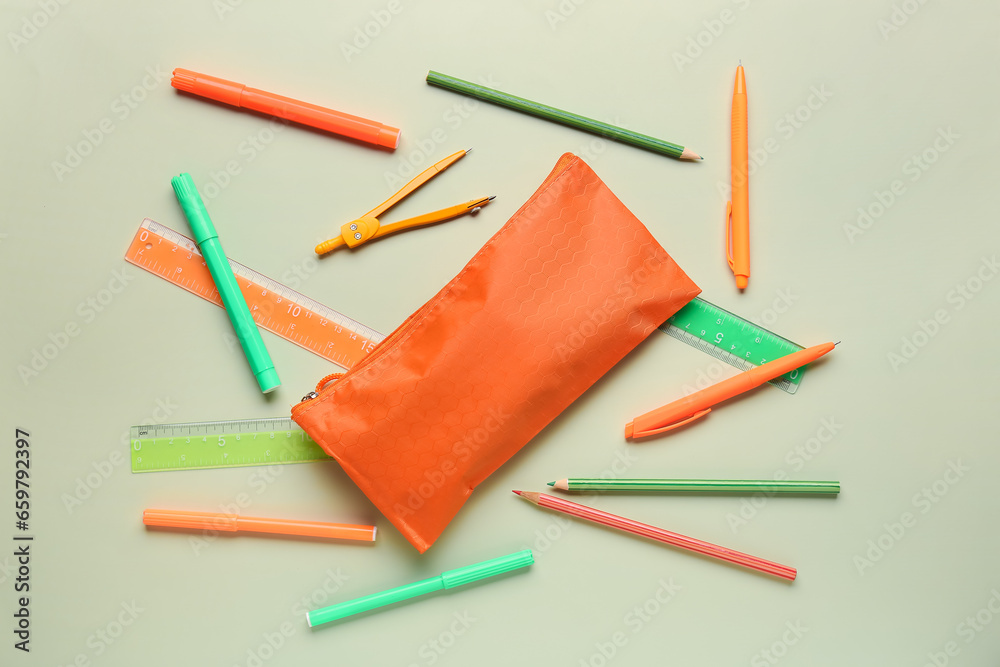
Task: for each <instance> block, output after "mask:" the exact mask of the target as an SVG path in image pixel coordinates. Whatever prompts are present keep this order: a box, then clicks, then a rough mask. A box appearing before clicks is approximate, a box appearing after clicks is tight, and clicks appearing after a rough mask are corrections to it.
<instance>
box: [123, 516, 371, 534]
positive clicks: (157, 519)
mask: <svg viewBox="0 0 1000 667" xmlns="http://www.w3.org/2000/svg"><path fill="white" fill-rule="evenodd" d="M142 522H143V523H144V524H146V525H147V526H164V527H167V528H187V529H190V530H218V531H222V532H228V533H235V532H247V533H275V534H279V535H299V536H302V537H327V538H331V539H337V540H356V541H358V542H374V541H375V531H376V527H375V526H358V525H354V524H348V523H326V522H323V521H296V520H291V519H265V518H261V517H253V516H233V515H232V514H217V513H215V512H183V511H180V510H152V509H150V510H145V511H144V512H143V513H142Z"/></svg>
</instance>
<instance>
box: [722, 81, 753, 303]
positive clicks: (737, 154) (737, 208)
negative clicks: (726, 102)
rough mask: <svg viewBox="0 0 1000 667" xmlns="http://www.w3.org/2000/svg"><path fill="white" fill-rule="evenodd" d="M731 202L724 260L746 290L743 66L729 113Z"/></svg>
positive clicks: (747, 210)
mask: <svg viewBox="0 0 1000 667" xmlns="http://www.w3.org/2000/svg"><path fill="white" fill-rule="evenodd" d="M732 145H733V152H732V167H731V178H732V189H733V192H732V199H731V200H730V201H729V203H727V204H726V259H728V260H729V268H730V269H732V271H733V274H734V275H735V276H736V287H737V288H739V289H741V290H742V289H746V286H747V280H748V279H749V278H750V194H749V188H748V186H747V180H748V178H749V176H750V173H749V172H750V160H749V149H748V144H747V83H746V79H745V78H744V76H743V65H742V64H741V65H740V66H738V67H737V68H736V82H735V83H734V84H733V113H732Z"/></svg>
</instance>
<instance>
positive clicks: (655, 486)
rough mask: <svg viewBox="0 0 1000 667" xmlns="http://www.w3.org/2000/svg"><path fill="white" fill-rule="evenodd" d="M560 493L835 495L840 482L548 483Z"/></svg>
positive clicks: (575, 480) (581, 480) (577, 479)
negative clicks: (643, 492)
mask: <svg viewBox="0 0 1000 667" xmlns="http://www.w3.org/2000/svg"><path fill="white" fill-rule="evenodd" d="M549 486H551V487H554V488H557V489H560V490H562V491H660V492H663V493H785V494H809V495H836V494H838V493H840V482H815V481H808V482H807V481H798V480H790V479H786V480H776V479H587V478H581V477H573V478H569V479H560V480H558V481H555V482H549Z"/></svg>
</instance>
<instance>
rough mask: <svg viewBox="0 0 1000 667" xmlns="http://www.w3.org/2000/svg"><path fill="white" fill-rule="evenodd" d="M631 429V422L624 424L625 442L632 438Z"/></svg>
mask: <svg viewBox="0 0 1000 667" xmlns="http://www.w3.org/2000/svg"><path fill="white" fill-rule="evenodd" d="M633 428H634V427H633V426H632V422H629V423H627V424H625V439H626V440H630V439H631V438H632V433H633Z"/></svg>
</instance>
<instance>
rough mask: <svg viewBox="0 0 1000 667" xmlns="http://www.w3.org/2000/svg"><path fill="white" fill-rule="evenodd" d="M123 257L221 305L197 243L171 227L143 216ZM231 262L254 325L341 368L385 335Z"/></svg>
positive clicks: (237, 263)
mask: <svg viewBox="0 0 1000 667" xmlns="http://www.w3.org/2000/svg"><path fill="white" fill-rule="evenodd" d="M125 260H126V261H128V262H129V263H131V264H134V265H135V266H138V267H139V268H141V269H144V270H146V271H149V272H150V273H153V274H155V275H158V276H160V277H161V278H163V279H165V280H167V281H168V282H171V283H173V284H175V285H177V286H178V287H182V288H183V289H185V290H187V291H188V292H191V293H192V294H195V295H197V296H200V297H201V298H203V299H205V300H206V301H211V302H212V303H214V304H215V305H217V306H220V307H221V306H222V300H221V299H220V298H219V293H218V291H217V290H216V289H215V282H214V281H213V280H212V275H211V273H209V270H208V267H207V266H206V265H205V262H204V260H203V259H202V256H201V253H199V252H198V246H197V245H196V244H195V242H194V241H193V240H191V239H189V238H188V237H186V236H184V235H183V234H180V233H178V232H175V231H174V230H172V229H170V228H169V227H165V226H163V225H161V224H159V223H158V222H155V221H153V220H150V219H149V218H146V219H145V220H143V222H142V224H141V225H140V226H139V231H138V232H137V233H136V235H135V238H134V239H133V240H132V243H131V244H130V245H129V248H128V250H127V251H126V253H125ZM229 265H230V266H231V267H232V269H233V274H234V275H235V276H236V280H237V282H238V283H239V286H240V291H241V292H242V293H243V298H245V299H246V302H247V306H248V307H249V308H250V313H251V314H252V315H253V319H254V321H255V322H256V323H257V324H258V326H260V327H262V328H264V329H267V330H268V331H270V332H272V333H274V334H276V335H278V336H280V337H282V338H284V339H285V340H287V341H289V342H292V343H295V344H296V345H298V346H299V347H302V348H305V349H306V350H309V351H310V352H313V353H314V354H317V355H319V356H321V357H323V358H324V359H327V360H328V361H332V362H333V363H335V364H337V365H338V366H341V367H342V368H346V369H349V368H351V367H352V366H353V365H354V364H356V363H357V362H358V361H360V360H361V359H363V358H364V357H365V356H367V355H368V353H369V352H371V351H372V350H373V349H375V345H377V344H378V343H380V342H382V340H383V339H384V338H385V336H384V335H383V334H381V333H379V332H377V331H375V330H374V329H371V328H370V327H367V326H365V325H363V324H361V323H360V322H357V321H355V320H352V319H351V318H349V317H347V316H346V315H343V314H341V313H338V312H337V311H335V310H333V309H332V308H328V307H327V306H324V305H323V304H321V303H319V302H317V301H314V300H312V299H310V298H309V297H307V296H305V295H303V294H300V293H298V292H296V291H295V290H293V289H291V288H289V287H286V286H285V285H282V284H281V283H279V282H278V281H276V280H274V279H272V278H268V277H267V276H265V275H263V274H260V273H258V272H257V271H254V270H253V269H251V268H249V267H246V266H244V265H243V264H240V263H239V262H235V261H233V260H231V259H230V260H229Z"/></svg>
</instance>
